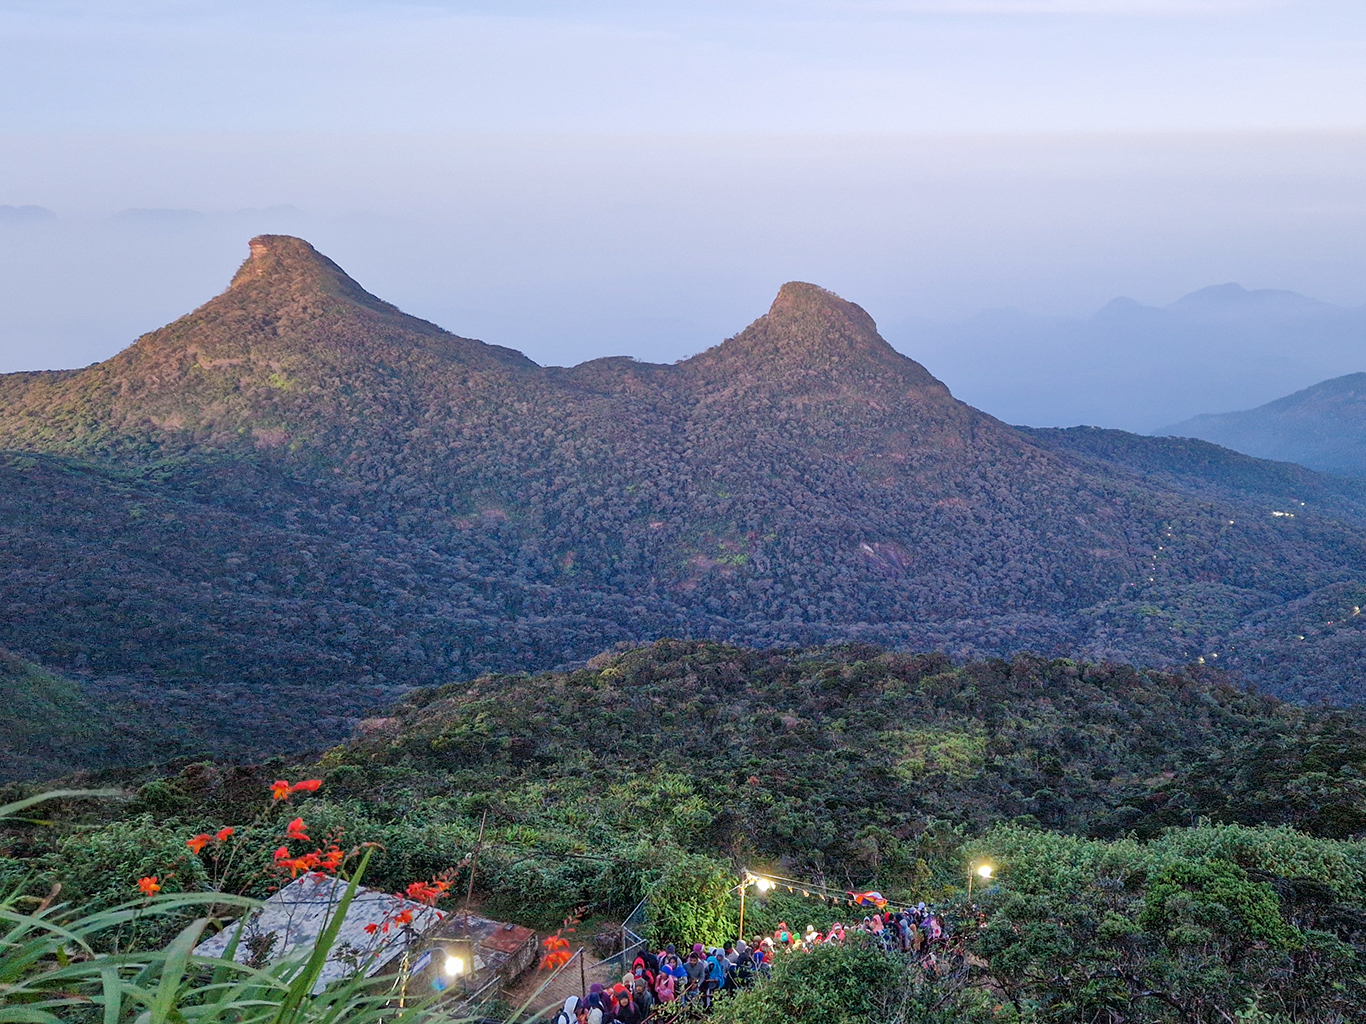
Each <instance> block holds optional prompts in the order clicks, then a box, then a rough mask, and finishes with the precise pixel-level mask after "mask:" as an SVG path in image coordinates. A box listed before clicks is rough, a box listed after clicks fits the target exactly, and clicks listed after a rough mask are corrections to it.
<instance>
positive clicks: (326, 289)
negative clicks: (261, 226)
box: [228, 235, 397, 312]
mask: <svg viewBox="0 0 1366 1024" xmlns="http://www.w3.org/2000/svg"><path fill="white" fill-rule="evenodd" d="M247 245H248V248H249V250H250V254H249V255H248V256H247V259H246V261H245V262H244V263H243V264H242V265H241V266H240V267H239V268H238V269H237V273H236V274H234V275H233V278H232V283H231V284H229V285H228V292H229V293H233V292H238V291H254V290H256V289H261V288H264V289H266V290H277V289H283V290H285V291H287V292H290V293H292V294H295V295H298V294H304V293H309V292H313V293H320V294H322V295H328V296H333V297H335V298H344V299H349V300H351V301H352V302H357V303H360V304H361V305H363V306H369V307H370V308H372V309H377V310H382V311H384V312H397V309H396V307H394V306H392V305H390V304H389V303H387V302H385V301H384V300H383V299H380V298H377V297H376V296H374V295H371V294H370V293H369V292H367V291H366V290H365V289H364V288H362V287H361V286H360V285H359V284H357V283H356V282H355V281H354V280H352V278H351V277H350V275H348V274H347V273H346V271H344V270H342V268H341V267H339V266H338V265H337V264H335V263H333V262H332V261H331V260H330V259H328V258H327V257H326V256H324V255H323V254H322V253H320V252H318V250H317V249H315V248H313V246H311V245H309V244H308V242H306V241H304V240H303V239H302V238H295V237H294V236H293V235H257V236H256V237H255V238H253V239H252V240H251V241H250V242H248V243H247Z"/></svg>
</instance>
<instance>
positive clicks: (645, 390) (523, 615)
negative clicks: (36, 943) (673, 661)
mask: <svg viewBox="0 0 1366 1024" xmlns="http://www.w3.org/2000/svg"><path fill="white" fill-rule="evenodd" d="M0 449H4V454H0V607H3V608H4V609H5V614H4V615H3V616H0V645H2V646H4V647H6V648H7V649H9V650H11V651H13V652H14V653H15V654H16V655H17V656H19V657H21V658H23V659H25V660H26V661H28V662H30V663H33V664H35V665H38V666H41V671H43V672H46V673H47V674H49V675H52V676H61V677H65V678H67V679H69V680H71V681H72V683H73V684H75V685H76V686H78V687H79V688H80V690H81V691H82V693H83V694H84V695H85V698H86V699H87V700H88V701H90V702H91V703H92V706H96V707H99V708H102V709H105V710H109V709H112V708H140V709H142V710H141V712H140V714H141V716H142V717H143V718H144V719H145V720H147V721H149V722H151V723H153V725H154V727H155V729H156V730H158V731H162V732H164V733H165V736H166V744H165V747H164V749H163V753H164V754H165V755H176V754H187V753H194V752H209V753H220V754H237V755H240V756H242V757H247V758H258V757H263V756H267V755H269V754H270V753H272V752H274V751H280V750H285V749H291V750H293V751H301V750H308V749H318V748H319V747H321V746H325V745H327V744H329V743H333V742H336V741H338V740H340V739H341V738H342V737H344V736H345V735H346V733H347V731H348V729H349V727H350V725H351V723H352V722H353V721H354V720H355V719H356V718H357V717H358V716H360V715H363V714H365V713H369V712H373V711H374V710H375V709H378V708H382V707H384V706H385V705H386V704H388V703H390V702H391V701H392V700H393V699H394V698H395V697H396V696H397V695H398V694H399V693H401V692H402V691H403V690H405V689H407V688H410V687H413V686H431V685H437V684H441V683H446V682H449V681H451V680H453V679H468V678H472V677H474V676H477V675H479V674H480V673H483V672H488V671H497V672H509V671H521V670H527V669H530V670H539V669H545V668H553V667H556V666H566V665H572V664H576V663H578V664H581V663H582V662H583V661H584V660H585V659H587V658H589V657H591V656H593V655H594V654H595V653H597V652H598V651H601V650H603V649H605V648H608V647H610V646H611V645H613V644H615V643H618V642H627V643H640V642H646V641H650V640H653V639H656V638H658V637H662V636H684V637H692V638H697V639H709V640H719V641H728V642H735V643H743V644H748V645H751V646H760V647H766V646H773V645H778V646H794V645H795V646H806V645H811V644H825V643H833V642H843V641H855V642H865V643H875V644H879V645H882V646H885V647H890V648H898V649H902V650H941V651H945V652H947V653H948V654H950V655H952V656H953V657H955V658H959V659H962V658H968V657H978V656H986V655H994V656H1007V657H1008V656H1011V655H1013V654H1014V653H1015V652H1017V651H1020V650H1024V649H1032V650H1038V651H1041V652H1043V653H1044V654H1046V655H1049V656H1053V655H1066V656H1076V657H1087V658H1092V659H1110V660H1115V661H1127V662H1131V663H1136V664H1146V665H1154V666H1168V667H1170V666H1174V665H1181V664H1185V663H1187V662H1189V661H1194V660H1197V659H1198V658H1201V657H1204V658H1206V660H1207V661H1209V662H1210V663H1212V664H1215V663H1217V664H1218V665H1220V666H1227V667H1228V668H1230V669H1231V670H1234V671H1236V672H1237V673H1239V674H1240V675H1241V676H1242V677H1243V678H1244V679H1247V680H1250V681H1253V682H1255V683H1257V684H1258V685H1260V686H1262V687H1264V688H1266V689H1268V690H1270V691H1273V692H1276V693H1278V694H1281V695H1283V696H1288V697H1292V698H1296V699H1305V700H1322V699H1329V700H1332V701H1334V702H1338V703H1343V702H1351V701H1354V700H1356V699H1358V698H1359V697H1360V696H1361V693H1360V678H1361V672H1360V666H1361V664H1362V656H1363V652H1366V627H1364V626H1363V622H1366V620H1364V619H1363V617H1362V616H1361V615H1360V609H1361V608H1362V607H1366V497H1364V496H1363V493H1362V491H1361V488H1360V487H1359V486H1358V485H1354V484H1352V483H1350V482H1344V481H1334V480H1330V479H1328V478H1324V477H1320V476H1318V475H1316V474H1312V473H1309V472H1308V471H1301V470H1295V469H1294V468H1293V467H1284V466H1279V465H1277V464H1270V463H1264V462H1259V461H1257V460H1251V459H1246V458H1245V457H1242V456H1236V455H1234V454H1233V453H1230V452H1226V451H1224V450H1223V449H1219V448H1216V447H1214V446H1211V445H1203V444H1200V443H1186V444H1184V445H1183V444H1181V443H1178V442H1173V441H1171V440H1170V439H1152V438H1137V437H1135V436H1134V435H1125V434H1120V433H1118V432H1091V431H1086V430H1077V431H1027V430H1021V429H1017V428H1014V427H1010V426H1007V425H1006V424H1003V423H1001V422H999V421H997V420H995V419H993V418H992V417H990V416H988V415H986V414H985V413H982V412H980V411H978V410H976V409H973V408H971V407H969V406H967V405H965V404H963V403H961V402H958V401H956V400H955V399H954V398H953V397H952V395H950V394H949V392H948V390H947V388H945V387H944V385H943V384H941V383H940V382H939V381H937V380H936V379H935V378H934V377H933V376H932V375H931V374H930V373H929V372H928V371H927V370H926V369H925V368H924V367H922V366H920V365H919V364H918V363H916V362H914V361H913V360H911V359H908V358H906V357H905V356H903V355H901V354H899V353H898V352H896V351H895V350H894V349H892V348H891V346H889V345H888V344H887V343H886V342H885V341H884V340H883V339H882V338H881V337H880V336H879V335H878V333H877V330H876V326H875V324H874V323H873V321H872V319H871V318H870V317H869V316H868V314H867V313H866V312H864V311H863V310H862V309H861V308H859V307H858V306H856V305H854V304H852V303H849V302H846V301H844V300H842V299H840V298H839V297H837V296H835V295H832V294H831V293H829V292H826V291H824V290H823V289H820V288H818V287H816V286H814V285H809V284H801V283H792V284H788V285H785V286H783V288H782V289H781V290H780V292H779V294H778V296H777V298H776V299H775V301H774V303H773V306H772V308H771V309H770V310H769V312H768V313H767V314H766V315H764V316H762V317H760V318H759V319H758V320H757V321H755V322H754V323H753V324H752V325H750V326H749V327H748V328H747V329H745V330H744V331H742V332H741V333H739V334H738V335H736V336H735V337H733V338H730V339H728V340H726V341H724V342H722V343H721V344H719V345H717V346H716V347H714V348H711V349H708V350H707V351H705V352H703V353H700V354H699V355H697V356H695V357H693V358H691V359H687V360H684V361H682V362H680V363H678V364H675V365H670V366H659V365H651V364H646V363H638V362H635V361H633V360H630V359H624V358H621V359H601V360H595V361H593V362H589V363H585V364H583V365H581V366H576V367H573V368H560V367H540V366H537V365H535V364H534V363H532V362H531V361H530V360H527V359H526V358H524V357H522V356H521V355H519V354H518V353H515V352H512V351H510V350H507V349H502V348H498V347H496V346H491V345H486V344H484V343H482V342H478V341H473V340H469V339H463V338H459V337H457V336H455V335H453V334H450V333H448V332H446V331H443V330H441V329H440V328H438V327H436V326H434V325H432V324H429V323H426V322H425V321H421V320H418V319H416V318H414V317H410V316H407V315H405V314H403V313H401V312H400V311H398V310H397V309H395V308H394V307H392V306H390V305H389V304H387V303H385V302H383V301H381V300H380V299H377V298H375V297H374V296H371V295H369V294H368V293H367V292H365V291H364V290H363V289H362V288H361V287H360V286H359V285H358V284H356V283H355V282H354V281H352V280H351V279H350V278H349V277H347V276H346V275H345V274H344V273H343V272H342V270H341V269H340V268H339V267H337V266H336V265H335V264H334V263H332V262H331V261H330V260H328V259H326V257H324V256H322V255H320V254H319V253H317V252H315V251H314V250H313V249H312V248H311V247H310V246H309V245H308V244H307V243H305V242H303V241H301V240H299V239H293V238H286V237H282V236H265V237H262V238H259V239H255V240H253V242H252V246H251V257H250V258H249V259H248V260H247V262H246V263H245V264H244V265H243V267H242V269H241V271H240V272H239V273H238V275H237V277H236V278H235V279H234V280H233V282H232V285H231V286H230V287H229V288H228V290H227V291H226V292H224V293H223V294H222V295H220V296H217V297H216V298H214V299H212V300H211V301H209V302H208V303H206V304H205V305H204V306H202V307H201V308H199V309H198V310H195V311H194V312H192V313H190V314H188V315H187V316H185V317H182V318H181V319H180V320H177V321H176V322H175V323H173V324H170V325H168V326H167V327H164V328H162V329H161V330H158V331H154V332H152V333H150V334H148V335H145V336H144V337H142V338H140V339H138V341H137V342H136V343H135V344H134V345H132V346H130V347H129V348H128V349H126V350H125V351H124V352H122V353H120V354H119V355H117V356H115V357H114V358H112V359H109V360H107V361H105V362H103V363H99V364H96V365H94V366H91V367H87V368H85V369H83V370H73V371H62V372H52V373H27V374H10V375H5V376H0ZM304 693H310V694H313V695H315V696H316V698H317V701H318V702H320V703H315V709H317V708H321V709H322V710H315V713H311V714H309V715H307V716H304V715H300V714H298V713H297V711H296V710H295V709H296V708H297V707H298V704H299V699H300V698H301V696H302V695H303V694H304ZM208 694H212V697H211V699H209V698H206V695H208ZM120 714H122V712H120ZM125 717H126V716H125ZM68 755H69V757H68V761H67V762H66V763H67V764H68V765H72V766H74V765H75V764H78V763H86V759H87V758H95V759H98V757H99V756H100V755H99V751H92V750H89V749H87V748H85V747H81V746H79V745H78V746H75V747H73V748H72V749H70V750H69V751H68ZM54 763H55V762H54ZM11 777H13V776H12V774H11Z"/></svg>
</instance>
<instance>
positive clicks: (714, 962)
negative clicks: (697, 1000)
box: [702, 949, 726, 1010]
mask: <svg viewBox="0 0 1366 1024" xmlns="http://www.w3.org/2000/svg"><path fill="white" fill-rule="evenodd" d="M725 959H726V953H725V950H723V949H713V950H712V951H711V954H710V955H709V956H708V957H707V961H706V974H705V976H704V977H703V979H702V1005H703V1006H704V1007H706V1008H707V1009H709V1010H710V1009H711V1001H712V997H713V996H714V995H715V994H716V993H717V992H719V991H720V990H721V987H722V986H723V985H725V983H726V969H725V968H724V967H722V966H721V964H722V962H723V961H724V960H725Z"/></svg>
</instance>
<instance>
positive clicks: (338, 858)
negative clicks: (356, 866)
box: [318, 846, 346, 871]
mask: <svg viewBox="0 0 1366 1024" xmlns="http://www.w3.org/2000/svg"><path fill="white" fill-rule="evenodd" d="M345 859H346V854H344V853H342V852H341V850H340V848H338V847H336V846H330V847H328V850H327V853H326V854H324V855H323V858H322V860H320V861H319V862H318V866H319V867H321V868H322V869H323V870H324V871H336V870H337V868H339V867H341V865H342V861H344V860H345Z"/></svg>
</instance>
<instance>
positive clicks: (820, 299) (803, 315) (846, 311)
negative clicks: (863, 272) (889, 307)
mask: <svg viewBox="0 0 1366 1024" xmlns="http://www.w3.org/2000/svg"><path fill="white" fill-rule="evenodd" d="M807 318H814V319H818V320H822V321H825V322H826V323H827V324H828V325H829V326H831V327H836V328H840V329H843V331H845V332H847V333H848V334H849V335H851V336H854V335H862V336H865V337H870V338H875V339H877V340H878V341H882V339H881V338H880V337H879V336H878V333H877V324H876V323H875V322H874V321H873V318H872V317H871V316H869V315H868V313H867V312H866V311H865V310H864V309H863V307H862V306H859V305H857V304H855V303H853V302H849V301H848V300H847V299H842V298H840V297H839V296H838V295H836V294H835V293H834V292H832V291H828V290H827V289H825V288H822V287H821V286H820V285H815V284H808V283H807V282H805V281H789V282H787V284H785V285H783V286H782V287H781V288H779V289H778V294H777V296H776V297H775V298H774V300H773V305H771V306H769V308H768V319H769V320H771V321H777V322H783V321H788V322H791V321H797V320H802V319H807ZM883 344H886V342H883Z"/></svg>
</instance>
